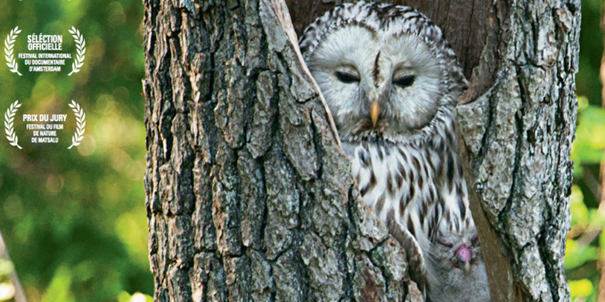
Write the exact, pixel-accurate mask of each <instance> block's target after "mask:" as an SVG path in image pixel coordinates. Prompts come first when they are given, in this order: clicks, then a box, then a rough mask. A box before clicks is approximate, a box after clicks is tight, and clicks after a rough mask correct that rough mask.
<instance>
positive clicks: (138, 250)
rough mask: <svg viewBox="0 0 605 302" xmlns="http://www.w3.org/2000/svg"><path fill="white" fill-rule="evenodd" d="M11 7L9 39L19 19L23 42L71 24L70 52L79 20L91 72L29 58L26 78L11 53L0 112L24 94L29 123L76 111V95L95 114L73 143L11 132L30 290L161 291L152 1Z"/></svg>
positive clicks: (19, 47) (101, 295) (4, 165)
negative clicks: (152, 256)
mask: <svg viewBox="0 0 605 302" xmlns="http://www.w3.org/2000/svg"><path fill="white" fill-rule="evenodd" d="M0 16H2V17H1V18H0V34H1V35H0V38H1V39H2V40H4V39H5V38H6V35H7V34H8V33H9V32H10V30H11V29H13V28H15V26H19V28H21V29H22V32H21V34H20V35H19V40H18V41H22V42H23V41H26V37H27V35H29V34H32V33H47V34H62V35H63V37H64V45H63V47H64V49H65V50H66V51H64V52H72V50H74V49H75V45H74V41H73V39H72V38H71V36H70V34H69V33H68V30H69V29H70V28H71V27H72V26H74V27H75V28H77V29H78V30H80V32H81V33H82V36H83V37H84V38H85V39H86V46H87V49H86V59H85V61H84V65H83V66H82V68H81V71H80V72H79V73H76V74H73V75H72V76H70V77H68V76H67V73H68V72H69V71H70V70H71V66H67V65H66V66H65V67H64V69H67V71H66V72H62V73H29V72H27V71H25V66H24V65H23V64H22V63H21V64H20V66H19V68H20V70H21V71H22V73H23V76H21V77H19V76H18V75H16V74H13V73H10V71H9V70H8V68H6V65H5V62H4V59H3V58H2V60H1V61H2V62H1V65H2V66H0V91H2V93H0V113H1V114H2V115H3V114H4V112H5V111H6V109H7V107H8V106H9V104H11V103H13V102H14V101H15V100H19V102H20V103H22V104H23V105H22V107H21V108H20V109H19V112H18V114H17V120H16V124H17V125H19V124H20V125H23V122H22V121H20V120H19V119H18V118H19V117H20V115H21V114H27V113H67V112H70V113H71V111H70V108H69V107H68V103H70V102H71V100H74V101H76V102H77V103H79V104H80V105H81V106H82V108H83V110H84V111H85V113H86V132H85V134H84V140H83V141H82V144H81V145H80V146H78V147H75V148H72V149H71V150H67V147H68V146H69V145H70V143H71V142H70V140H71V139H70V138H69V139H68V138H65V139H63V138H61V140H60V142H59V143H58V144H56V145H34V144H30V143H29V142H28V141H27V139H28V137H29V135H30V134H28V133H27V132H26V131H25V130H23V128H24V127H21V128H16V129H15V131H16V132H17V135H18V136H19V138H20V140H19V143H20V144H22V146H23V150H19V149H17V148H16V147H12V146H10V145H9V144H8V143H7V142H6V139H5V138H4V136H3V137H1V139H2V140H4V141H3V142H2V143H1V144H0V230H2V234H3V236H4V239H5V240H6V244H7V246H8V250H9V252H10V255H11V257H12V260H13V262H14V267H15V269H16V270H17V272H18V274H19V278H20V279H21V282H22V284H23V287H24V289H25V292H26V295H27V297H28V300H29V301H32V302H36V301H92V302H95V301H118V300H119V301H123V300H122V299H121V298H120V297H122V296H124V294H126V295H129V294H128V293H136V292H140V293H143V294H146V295H153V275H152V274H151V272H150V270H149V261H148V259H147V239H148V235H147V220H146V212H145V206H144V203H145V195H144V189H143V174H144V170H145V153H146V150H145V128H144V124H143V121H144V106H145V104H144V99H143V98H142V97H141V79H142V78H143V76H144V56H143V49H142V46H141V45H142V42H143V36H142V32H141V22H142V20H143V6H142V3H141V1H140V0H116V1H86V0H71V1H63V0H23V1H12V0H11V1H0ZM26 45H27V44H26V43H16V44H15V52H16V53H20V52H27V49H26V48H27V46H26ZM24 71H25V72H24ZM65 127H66V129H70V130H66V133H69V132H68V131H73V130H72V129H75V121H74V119H73V115H71V116H68V121H67V123H66V124H65ZM3 265H4V263H3V262H0V275H1V274H2V272H3V268H4V266H3ZM2 280H3V279H0V282H2ZM141 296H143V297H144V295H142V294H139V295H133V296H132V297H131V296H130V295H129V296H128V299H130V298H132V299H137V298H136V297H141ZM128 299H127V300H126V301H129V300H128ZM132 299H131V300H132ZM132 301H133V302H135V300H132ZM136 301H137V302H138V301H140V298H139V300H136Z"/></svg>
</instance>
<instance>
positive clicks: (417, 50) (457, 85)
mask: <svg viewBox="0 0 605 302" xmlns="http://www.w3.org/2000/svg"><path fill="white" fill-rule="evenodd" d="M300 45H301V50H302V52H303V56H304V58H305V61H306V63H307V65H308V66H309V70H310V71H311V73H312V75H313V78H314V79H315V80H316V82H317V84H318V85H319V88H320V89H321V91H322V93H323V95H324V97H325V99H326V101H327V103H328V106H329V108H330V111H331V113H332V116H333V117H334V120H335V122H336V126H337V127H338V131H339V135H340V137H341V139H342V140H343V141H360V140H382V139H384V140H387V141H393V142H400V141H409V140H412V139H416V138H422V137H429V136H430V134H431V133H433V132H434V129H433V128H434V127H435V124H436V123H439V121H440V120H449V119H451V115H452V110H453V107H454V106H455V104H456V101H457V99H458V97H459V96H460V94H461V93H462V91H463V90H464V89H465V83H466V80H465V79H464V76H463V74H462V70H461V69H460V68H459V66H458V63H457V60H456V57H455V55H454V53H453V51H452V50H451V49H450V48H449V46H448V44H447V42H446V41H445V40H444V38H443V34H442V32H441V30H440V29H439V28H438V27H436V26H435V25H434V24H433V23H432V22H431V21H430V20H428V19H427V18H426V17H425V16H424V15H422V14H420V13H419V12H418V11H416V10H414V9H412V8H409V7H404V6H394V5H388V4H378V3H364V2H358V3H355V4H345V5H343V6H338V7H336V8H335V9H333V10H332V11H330V12H328V13H326V14H325V15H324V16H322V17H320V18H319V19H318V20H317V21H316V22H315V23H314V24H312V25H311V26H309V28H307V30H306V31H305V35H304V36H303V37H302V38H301V42H300Z"/></svg>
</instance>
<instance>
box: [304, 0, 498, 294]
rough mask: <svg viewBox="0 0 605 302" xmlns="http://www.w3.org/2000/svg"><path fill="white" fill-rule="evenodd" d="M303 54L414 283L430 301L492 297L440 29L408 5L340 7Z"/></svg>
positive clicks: (453, 79)
mask: <svg viewBox="0 0 605 302" xmlns="http://www.w3.org/2000/svg"><path fill="white" fill-rule="evenodd" d="M300 48H301V52H302V54H303V58H304V59H305V62H306V63H307V65H308V67H309V70H310V71H311V74H312V75H313V78H314V79H315V81H316V82H317V84H318V85H319V88H320V90H321V92H322V93H323V95H324V97H325V99H326V102H327V105H328V107H329V109H330V111H331V113H332V116H333V118H334V122H335V124H336V127H337V130H338V134H339V136H340V139H341V141H342V145H343V148H344V150H345V152H346V154H347V156H348V158H349V160H350V161H351V167H352V172H353V175H354V177H355V180H356V183H357V186H358V188H359V192H360V195H361V198H362V199H363V201H364V202H365V203H366V204H367V205H368V206H369V207H370V208H371V209H372V210H374V211H375V213H376V215H377V216H378V217H379V218H380V219H381V220H383V221H384V222H385V223H386V224H387V226H388V228H389V232H390V233H391V234H392V235H393V236H394V237H395V238H396V239H397V240H398V241H400V242H401V244H402V246H403V247H404V248H405V249H406V251H407V252H408V260H409V263H410V268H411V271H410V275H411V276H412V278H413V279H414V280H415V281H416V282H417V283H418V284H419V286H420V287H422V288H425V289H426V293H427V294H428V297H429V299H430V300H431V301H490V296H489V291H488V284H487V277H486V273H485V265H484V263H483V259H482V255H481V250H480V247H479V243H478V240H477V231H476V228H475V224H474V222H473V219H472V216H471V213H470V210H469V204H468V194H467V188H466V183H465V181H464V178H463V171H462V165H461V161H460V157H459V155H458V151H457V143H456V135H455V122H454V113H453V111H454V107H455V106H456V103H457V100H458V98H459V97H460V95H461V94H462V92H463V91H464V90H465V89H466V79H465V77H464V75H463V71H462V69H461V68H460V67H459V65H458V61H457V58H456V55H455V54H454V52H453V51H452V49H451V48H450V46H449V44H448V43H447V41H446V40H445V38H444V36H443V33H442V31H441V30H440V29H439V28H438V27H437V26H435V25H434V24H433V23H432V22H431V21H430V20H429V19H428V18H427V17H425V16H424V15H422V14H421V13H419V12H418V11H416V10H415V9H413V8H410V7H404V6H395V5H389V4H378V3H365V2H357V3H353V4H351V3H347V4H344V5H341V6H337V7H335V8H334V9H332V10H331V11H329V12H327V13H326V14H324V15H323V16H322V17H320V18H318V19H317V20H316V21H315V22H314V23H313V24H311V25H310V26H309V27H308V28H307V29H306V30H305V33H304V35H303V36H302V37H301V39H300ZM471 284H472V285H471ZM469 288H474V289H475V290H474V291H469V290H468V289H469ZM478 289H481V290H478ZM470 295H473V296H472V297H471V296H470Z"/></svg>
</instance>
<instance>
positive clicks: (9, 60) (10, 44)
mask: <svg viewBox="0 0 605 302" xmlns="http://www.w3.org/2000/svg"><path fill="white" fill-rule="evenodd" d="M20 32H21V30H20V29H19V26H17V27H15V28H13V29H12V30H11V32H10V33H9V34H8V36H7V37H6V40H4V55H5V56H4V58H5V59H6V65H7V66H8V68H9V70H10V71H11V72H12V73H16V74H18V75H19V76H22V74H21V73H20V72H19V70H18V69H19V64H17V62H15V58H14V56H13V48H14V46H15V41H16V40H17V36H18V35H19V33H20Z"/></svg>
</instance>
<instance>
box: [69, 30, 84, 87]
mask: <svg viewBox="0 0 605 302" xmlns="http://www.w3.org/2000/svg"><path fill="white" fill-rule="evenodd" d="M69 33H70V34H71V35H72V37H74V39H75V40H76V50H77V51H76V59H75V60H74V62H73V63H72V64H71V68H72V70H71V72H70V73H69V74H68V75H67V76H71V74H72V73H77V72H80V68H82V66H83V65H84V58H86V40H84V37H83V36H82V34H80V31H79V30H77V29H76V28H75V27H73V26H72V27H71V29H70V30H69Z"/></svg>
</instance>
